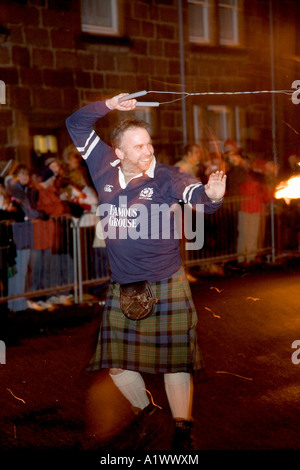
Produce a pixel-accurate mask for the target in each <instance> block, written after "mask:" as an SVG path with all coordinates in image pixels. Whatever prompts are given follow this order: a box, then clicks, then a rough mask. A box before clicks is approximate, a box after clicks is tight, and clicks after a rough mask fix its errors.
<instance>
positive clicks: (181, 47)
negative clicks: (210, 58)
mask: <svg viewBox="0 0 300 470" xmlns="http://www.w3.org/2000/svg"><path fill="white" fill-rule="evenodd" d="M178 19H179V53H180V83H181V91H182V92H185V70H184V39H183V20H182V0H178ZM181 109H182V133H183V143H184V145H186V144H187V126H186V100H182V101H181Z"/></svg>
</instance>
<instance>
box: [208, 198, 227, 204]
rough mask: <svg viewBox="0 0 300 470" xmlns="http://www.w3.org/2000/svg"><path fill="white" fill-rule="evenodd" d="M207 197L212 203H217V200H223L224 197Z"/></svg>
mask: <svg viewBox="0 0 300 470" xmlns="http://www.w3.org/2000/svg"><path fill="white" fill-rule="evenodd" d="M209 199H210V201H211V202H212V203H213V204H218V203H219V202H222V201H223V199H224V197H221V198H220V199H216V198H214V199H212V198H209Z"/></svg>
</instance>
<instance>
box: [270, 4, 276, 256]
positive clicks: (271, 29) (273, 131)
mask: <svg viewBox="0 0 300 470" xmlns="http://www.w3.org/2000/svg"><path fill="white" fill-rule="evenodd" d="M269 24H270V65H271V90H275V76H274V37H273V8H272V0H269ZM271 99H272V146H273V159H274V165H275V168H277V148H276V118H275V114H276V106H275V94H274V93H271ZM270 211H271V239H272V262H273V263H274V262H275V214H274V201H271V205H270Z"/></svg>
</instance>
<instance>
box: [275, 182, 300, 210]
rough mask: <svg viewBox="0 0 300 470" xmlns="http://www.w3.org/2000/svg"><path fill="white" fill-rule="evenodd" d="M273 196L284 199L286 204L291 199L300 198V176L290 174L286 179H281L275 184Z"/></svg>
mask: <svg viewBox="0 0 300 470" xmlns="http://www.w3.org/2000/svg"><path fill="white" fill-rule="evenodd" d="M275 198H276V199H284V200H285V202H286V203H287V204H289V203H290V201H291V199H298V198H300V176H292V177H291V178H289V179H288V180H286V181H281V183H279V184H278V186H276V189H275Z"/></svg>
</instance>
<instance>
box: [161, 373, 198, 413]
mask: <svg viewBox="0 0 300 470" xmlns="http://www.w3.org/2000/svg"><path fill="white" fill-rule="evenodd" d="M164 383H165V390H166V395H167V398H168V402H169V405H170V409H171V413H172V416H173V418H174V419H183V420H186V421H190V420H191V413H192V401H193V400H192V393H193V387H192V378H191V375H190V374H189V373H187V372H173V373H166V374H164Z"/></svg>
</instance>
